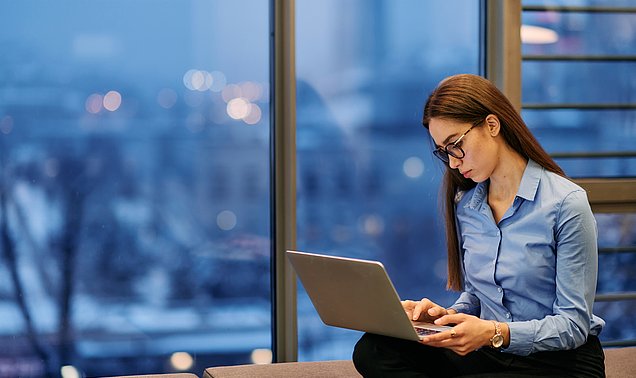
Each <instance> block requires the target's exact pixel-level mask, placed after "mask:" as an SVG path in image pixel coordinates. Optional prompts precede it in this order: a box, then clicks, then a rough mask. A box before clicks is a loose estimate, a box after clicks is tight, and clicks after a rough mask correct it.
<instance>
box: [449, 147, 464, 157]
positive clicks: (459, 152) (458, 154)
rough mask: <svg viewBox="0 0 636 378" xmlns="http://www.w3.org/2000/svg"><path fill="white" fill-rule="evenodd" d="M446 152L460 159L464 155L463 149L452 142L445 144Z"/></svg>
mask: <svg viewBox="0 0 636 378" xmlns="http://www.w3.org/2000/svg"><path fill="white" fill-rule="evenodd" d="M446 152H447V153H448V154H449V155H450V156H452V157H454V158H455V159H461V158H463V157H464V150H462V149H461V148H460V147H459V146H455V145H453V144H450V145H448V146H446Z"/></svg>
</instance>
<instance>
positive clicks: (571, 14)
mask: <svg viewBox="0 0 636 378" xmlns="http://www.w3.org/2000/svg"><path fill="white" fill-rule="evenodd" d="M633 5H634V4H633V2H631V1H611V2H597V1H582V2H581V1H578V2H576V3H574V2H570V1H556V2H555V1H550V2H547V1H524V2H523V16H522V17H523V26H522V30H521V36H522V40H523V46H522V49H523V86H522V88H523V90H522V97H523V116H524V118H525V119H526V121H527V123H528V125H529V126H530V128H531V129H532V130H533V132H534V133H535V134H536V135H537V136H538V139H539V140H540V142H541V143H542V144H543V145H544V146H545V147H546V148H547V150H548V152H550V153H551V154H552V155H553V156H554V157H555V158H556V159H557V162H558V163H559V164H560V165H561V166H562V167H563V168H564V170H565V171H566V173H567V174H568V175H569V176H571V177H573V178H575V179H577V181H578V182H579V183H580V184H581V185H582V186H583V187H584V188H585V189H586V190H587V191H588V196H589V198H590V202H591V203H592V208H593V210H594V212H595V214H596V219H597V223H598V228H599V279H598V287H597V298H596V304H595V308H594V311H595V313H596V314H598V315H599V316H601V317H602V318H604V319H605V321H606V322H607V325H606V327H605V329H604V330H603V332H602V333H601V341H602V342H603V343H604V345H606V346H612V345H624V344H632V345H633V344H636V322H635V321H634V320H633V319H632V318H633V317H632V316H628V315H627V314H630V313H632V311H633V310H634V308H636V307H635V306H636V303H635V301H634V299H636V285H635V283H634V279H633V277H632V274H631V273H628V272H633V271H634V269H635V268H636V253H635V252H636V231H635V230H636V228H635V227H634V220H635V219H636V149H635V147H634V146H635V145H636V144H635V143H636V128H635V127H634V120H636V99H635V98H634V93H636V82H635V81H634V80H633V79H631V78H633V77H634V76H635V74H636V34H635V33H634V28H635V27H636V8H634V7H633Z"/></svg>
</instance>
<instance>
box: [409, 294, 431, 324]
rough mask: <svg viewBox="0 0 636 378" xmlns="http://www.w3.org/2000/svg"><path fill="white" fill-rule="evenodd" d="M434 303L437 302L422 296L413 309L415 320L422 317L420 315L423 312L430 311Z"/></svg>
mask: <svg viewBox="0 0 636 378" xmlns="http://www.w3.org/2000/svg"><path fill="white" fill-rule="evenodd" d="M434 305H435V304H434V303H433V302H431V301H430V300H429V299H428V298H422V300H421V301H419V302H418V303H417V305H416V306H415V308H414V309H413V320H418V319H419V318H420V315H422V312H424V311H426V312H427V313H428V309H429V308H431V307H432V306H434Z"/></svg>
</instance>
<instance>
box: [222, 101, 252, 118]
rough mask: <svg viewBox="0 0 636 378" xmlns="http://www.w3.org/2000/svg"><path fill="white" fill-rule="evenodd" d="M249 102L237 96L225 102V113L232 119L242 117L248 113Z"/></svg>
mask: <svg viewBox="0 0 636 378" xmlns="http://www.w3.org/2000/svg"><path fill="white" fill-rule="evenodd" d="M249 111H250V103H249V102H248V101H247V100H246V99H244V98H243V97H237V98H234V99H232V100H230V101H229V102H228V103H227V115H229V116H230V117H231V118H233V119H242V118H244V117H246V116H247V115H248V114H249Z"/></svg>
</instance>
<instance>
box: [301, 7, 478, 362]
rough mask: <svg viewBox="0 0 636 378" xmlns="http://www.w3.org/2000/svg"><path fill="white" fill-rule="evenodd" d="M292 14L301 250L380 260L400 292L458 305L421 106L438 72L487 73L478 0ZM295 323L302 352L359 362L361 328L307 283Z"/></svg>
mask: <svg viewBox="0 0 636 378" xmlns="http://www.w3.org/2000/svg"><path fill="white" fill-rule="evenodd" d="M296 19H297V21H296V29H297V38H296V45H297V46H296V65H297V81H298V83H297V157H298V167H297V171H298V177H299V185H298V200H297V203H298V210H297V214H298V215H297V216H298V222H297V224H298V248H299V249H301V250H305V251H310V252H319V253H329V254H337V255H341V256H349V257H362V258H369V259H375V260H380V261H382V262H383V263H384V264H385V266H386V267H387V270H388V272H389V274H390V276H391V278H392V280H393V282H394V284H395V285H396V289H397V291H398V293H399V294H400V295H401V296H402V297H404V298H418V299H419V296H422V295H427V296H429V297H430V298H432V299H435V300H437V301H439V303H448V304H449V305H450V304H451V302H452V301H454V299H455V294H454V293H449V292H447V291H446V290H445V284H446V251H445V249H444V248H445V247H444V241H443V238H442V237H441V235H443V225H442V224H441V223H440V222H439V221H438V219H439V214H440V213H439V211H438V205H439V203H438V200H437V193H438V191H439V189H438V188H439V183H440V178H441V174H442V172H443V167H442V166H441V165H440V164H439V162H437V161H436V160H437V159H435V158H434V157H433V156H432V154H431V148H432V147H431V144H430V143H429V136H428V132H427V131H426V130H425V129H424V128H423V127H422V125H421V117H422V113H421V112H422V109H423V106H424V102H425V101H426V98H427V97H428V94H429V93H430V92H431V91H432V89H433V88H434V87H435V85H437V83H438V82H439V81H440V80H441V79H442V78H444V77H445V76H448V75H451V74H454V73H465V72H468V73H479V69H480V67H481V66H482V65H481V64H480V51H479V46H480V35H482V33H481V32H480V24H479V19H480V9H479V3H478V2H474V1H450V2H449V1H446V0H444V1H427V2H422V1H415V0H413V1H387V0H384V1H382V0H377V1H367V0H364V1H362V0H361V1H346V2H343V1H338V0H334V1H311V0H297V1H296ZM448 20H453V22H451V23H449V22H448ZM325 25H330V26H329V27H325ZM299 287H300V288H302V287H301V286H299ZM298 326H299V331H298V332H299V359H300V360H323V359H341V358H351V351H352V350H353V345H354V344H355V342H356V341H357V339H358V338H359V337H360V336H361V334H360V333H359V332H356V331H347V330H342V329H337V328H333V327H326V326H325V325H323V324H322V322H321V321H320V319H319V318H318V316H317V314H316V312H315V310H314V308H313V306H312V305H311V302H310V301H309V299H308V297H307V296H306V294H304V292H302V290H299V298H298Z"/></svg>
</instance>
